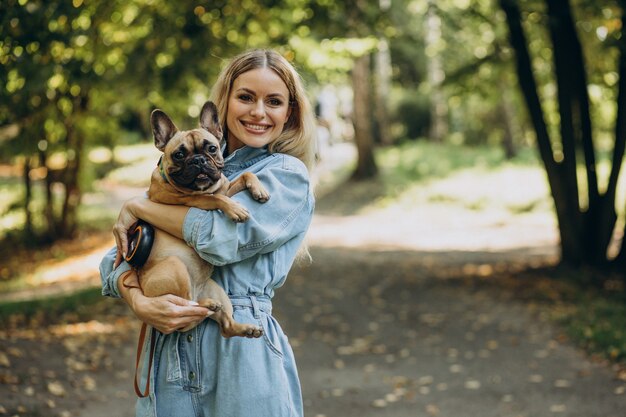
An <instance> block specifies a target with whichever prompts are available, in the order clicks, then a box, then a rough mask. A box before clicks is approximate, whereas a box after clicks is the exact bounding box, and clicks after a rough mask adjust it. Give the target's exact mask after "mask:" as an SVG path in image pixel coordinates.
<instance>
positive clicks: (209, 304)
mask: <svg viewBox="0 0 626 417" xmlns="http://www.w3.org/2000/svg"><path fill="white" fill-rule="evenodd" d="M198 304H199V305H200V306H202V307H206V308H208V309H209V310H211V311H214V312H216V313H217V312H218V311H220V310H221V309H222V303H220V302H219V301H215V300H213V299H212V298H205V299H203V300H199V301H198Z"/></svg>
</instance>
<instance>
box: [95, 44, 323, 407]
mask: <svg viewBox="0 0 626 417" xmlns="http://www.w3.org/2000/svg"><path fill="white" fill-rule="evenodd" d="M212 99H213V101H214V102H215V104H216V105H217V108H218V112H219V114H220V123H222V125H223V127H224V132H225V139H226V145H225V148H224V155H225V167H224V174H225V175H226V176H227V177H228V178H229V179H231V180H232V179H234V178H235V177H237V176H238V175H239V174H241V173H242V172H244V171H248V172H252V173H254V174H256V175H257V176H258V178H259V179H260V180H261V183H262V184H263V185H264V186H265V188H266V189H267V190H268V192H269V193H270V200H269V201H268V202H266V203H264V204H260V203H257V202H255V201H254V200H253V199H252V198H251V197H250V196H249V194H248V193H246V192H242V193H238V194H237V195H236V196H234V197H233V198H234V199H236V200H237V201H238V202H239V203H241V204H243V205H244V206H246V207H247V209H248V210H249V212H250V213H251V218H250V219H249V220H248V221H247V222H245V223H235V222H233V221H232V220H230V219H228V218H227V217H226V216H225V215H224V214H222V213H221V212H219V211H203V210H200V209H196V208H188V207H184V206H167V205H161V204H157V203H153V202H151V201H150V200H148V199H146V198H142V197H137V198H133V199H131V200H129V201H128V202H126V203H125V204H124V206H123V207H122V210H121V212H120V215H119V218H118V221H117V223H116V225H115V227H114V235H115V238H116V243H117V248H115V249H112V250H111V251H110V252H109V253H108V254H107V255H106V257H105V258H104V259H103V261H102V263H101V266H100V272H101V276H102V284H103V290H102V292H103V294H104V295H107V296H112V297H120V296H121V297H122V298H124V300H126V301H127V302H128V304H129V305H130V307H131V309H132V310H133V312H134V313H135V315H136V316H137V317H138V318H139V319H141V320H142V321H144V322H145V323H147V324H149V325H151V326H153V327H154V328H155V329H157V330H158V331H159V332H156V333H155V334H156V336H155V343H154V346H155V347H154V361H153V363H154V368H153V370H152V377H151V378H150V381H149V382H150V394H149V395H148V396H147V397H146V398H141V399H139V400H138V402H137V416H155V415H156V416H159V417H170V416H176V417H185V416H206V417H209V416H219V417H226V416H228V417H252V416H254V417H265V416H267V417H281V416H302V415H303V411H302V396H301V391H300V383H299V380H298V375H297V371H296V365H295V360H294V357H293V353H292V350H291V347H290V346H289V342H288V340H287V337H286V336H285V334H284V333H283V331H282V329H281V328H280V326H279V324H278V322H277V321H276V320H275V319H274V318H273V317H272V316H271V307H272V304H271V298H272V297H273V295H274V290H275V289H276V288H277V287H280V286H281V285H282V284H283V283H284V281H285V279H286V276H287V273H288V271H289V269H290V268H291V265H292V263H293V261H294V259H295V257H296V254H297V252H298V250H299V248H300V246H301V244H302V241H303V239H304V235H305V233H306V230H307V229H308V226H309V224H310V222H311V218H312V215H313V206H314V199H313V194H312V189H311V186H310V184H309V176H308V169H307V168H310V167H311V165H312V162H313V159H314V138H313V132H314V129H315V121H314V115H313V112H312V109H311V105H310V104H309V101H308V99H307V97H306V95H305V91H304V88H303V85H302V81H301V79H300V77H299V75H298V73H297V72H296V71H295V69H294V68H293V66H292V65H291V64H289V62H288V61H287V60H286V59H285V58H283V57H282V56H281V55H280V54H278V53H276V52H274V51H267V50H254V51H249V52H246V53H243V54H242V55H239V56H237V57H235V58H234V59H233V60H232V61H231V62H230V63H229V64H228V65H227V66H226V67H225V68H224V69H223V71H222V73H221V75H220V76H219V78H218V81H217V83H216V84H215V86H214V88H213V98H212ZM137 219H143V220H145V221H147V222H148V223H150V224H152V225H154V226H155V227H158V228H160V229H162V230H164V231H167V232H168V233H170V234H172V235H174V236H177V237H179V238H181V239H184V240H185V241H186V242H187V243H188V244H189V245H191V246H192V247H194V248H195V250H196V251H197V252H198V253H199V255H200V256H201V257H202V258H204V259H205V260H207V261H208V262H210V263H212V264H214V265H216V268H215V271H214V273H213V279H215V280H216V281H217V282H218V283H219V284H220V285H221V286H222V287H223V288H224V289H225V291H226V293H227V294H228V295H229V297H230V298H231V300H232V303H233V307H234V309H235V312H234V316H235V317H234V318H235V320H236V321H237V322H241V323H254V324H257V325H259V326H261V327H262V328H263V331H264V335H263V336H262V337H261V338H259V339H247V338H239V337H235V338H231V339H225V338H223V337H222V336H221V335H220V332H219V329H218V326H217V324H216V323H215V322H214V321H213V320H204V321H202V323H201V324H200V325H199V326H197V327H195V328H194V329H192V330H190V331H188V332H186V333H181V332H178V331H177V329H182V328H184V327H185V326H187V325H188V324H190V323H193V322H196V321H198V320H199V319H203V318H206V317H208V316H209V315H210V314H211V312H209V311H208V309H206V308H204V307H200V306H198V305H197V304H196V303H194V302H192V301H189V300H184V299H181V298H179V297H176V296H174V295H171V294H170V295H165V296H161V297H154V298H149V297H145V296H144V295H143V293H142V292H141V289H140V288H139V286H138V285H137V281H136V275H135V274H134V273H133V272H132V271H131V270H130V267H129V266H128V264H126V263H125V262H122V263H121V264H120V265H119V266H116V267H114V262H115V263H117V262H116V261H115V259H116V257H117V254H118V253H123V252H124V251H125V248H126V242H127V237H126V234H127V232H128V230H129V229H130V227H131V226H132V225H133V224H134V223H135V222H136V221H137ZM146 345H148V343H146ZM144 356H147V355H144ZM146 368H147V367H146V366H144V368H143V369H144V372H143V374H144V375H143V378H142V379H143V381H142V382H143V383H144V384H147V383H148V381H147V380H146V374H147V370H146Z"/></svg>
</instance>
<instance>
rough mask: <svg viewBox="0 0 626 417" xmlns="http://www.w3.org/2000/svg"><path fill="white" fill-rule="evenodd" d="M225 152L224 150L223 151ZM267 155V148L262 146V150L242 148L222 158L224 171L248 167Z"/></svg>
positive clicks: (248, 147) (268, 153)
mask: <svg viewBox="0 0 626 417" xmlns="http://www.w3.org/2000/svg"><path fill="white" fill-rule="evenodd" d="M225 150H226V149H225V148H224V151H225ZM269 155H270V152H269V150H268V149H267V146H263V147H262V148H252V147H250V146H243V147H241V148H239V149H237V150H236V151H235V152H233V153H231V154H230V155H228V156H227V157H226V158H224V165H225V169H227V170H232V169H237V168H245V167H249V166H251V165H253V164H255V163H256V162H258V161H260V160H261V159H264V158H266V157H268V156H269Z"/></svg>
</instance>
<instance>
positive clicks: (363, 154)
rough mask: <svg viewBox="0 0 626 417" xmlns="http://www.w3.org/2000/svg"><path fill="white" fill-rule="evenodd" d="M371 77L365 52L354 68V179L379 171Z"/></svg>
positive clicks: (356, 61)
mask: <svg viewBox="0 0 626 417" xmlns="http://www.w3.org/2000/svg"><path fill="white" fill-rule="evenodd" d="M370 79H371V77H370V56H369V55H368V54H365V55H363V56H361V57H358V58H356V59H355V61H354V68H353V70H352V89H353V91H354V120H353V123H354V141H355V143H356V147H357V154H358V156H357V165H356V169H355V171H354V173H353V174H352V179H354V180H362V179H367V178H372V177H374V176H376V175H377V173H378V168H377V167H376V161H375V160H374V140H373V137H372V125H371V123H370V121H371V117H370V93H369V91H370Z"/></svg>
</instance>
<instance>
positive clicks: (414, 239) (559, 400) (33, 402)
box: [0, 149, 626, 417]
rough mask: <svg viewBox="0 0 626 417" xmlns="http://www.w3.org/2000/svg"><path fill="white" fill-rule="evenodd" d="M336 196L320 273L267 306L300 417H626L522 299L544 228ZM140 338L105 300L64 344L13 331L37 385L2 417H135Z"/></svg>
mask: <svg viewBox="0 0 626 417" xmlns="http://www.w3.org/2000/svg"><path fill="white" fill-rule="evenodd" d="M346 152H350V151H349V149H347V150H346ZM326 163H332V161H327V162H326ZM341 198H342V196H341V195H337V193H335V194H333V195H322V196H320V198H319V199H318V212H317V214H316V217H315V219H314V222H313V225H312V227H311V233H310V236H309V245H310V248H311V254H312V258H313V262H312V263H303V264H301V265H298V266H296V267H295V268H294V269H293V271H292V273H291V274H290V277H289V279H288V280H287V283H286V284H285V286H284V287H283V288H281V289H279V290H278V291H277V297H276V299H275V301H274V312H275V315H276V317H277V318H278V320H279V321H280V322H281V324H282V326H283V328H284V329H285V331H286V333H287V334H288V336H289V338H290V341H291V343H292V345H293V347H294V353H295V355H296V359H297V362H298V365H299V372H300V376H301V380H302V387H303V395H304V405H305V415H306V416H308V417H370V416H371V417H374V416H376V417H422V416H424V417H428V416H434V417H492V416H493V417H560V416H563V417H625V416H626V381H624V379H623V378H621V377H620V374H619V373H618V370H617V369H615V368H614V367H612V366H611V365H609V364H607V363H604V362H601V361H597V360H593V359H592V358H590V357H588V356H586V355H585V354H584V353H583V352H582V351H581V350H579V349H577V348H576V347H574V346H573V345H572V344H570V343H569V342H568V340H567V338H566V337H564V336H563V335H562V332H561V331H560V329H559V328H558V327H557V326H555V324H554V323H553V322H552V321H550V320H549V317H548V314H547V312H546V310H545V309H544V307H543V306H541V305H539V304H537V303H536V302H533V301H531V300H530V299H527V298H525V297H524V296H523V295H520V293H519V290H520V288H521V289H523V285H519V280H523V279H532V277H529V276H526V275H525V274H530V273H526V272H523V271H524V268H525V267H528V266H540V265H546V264H550V263H552V262H554V260H555V254H556V246H555V241H556V236H555V234H554V231H553V229H551V228H550V227H546V223H545V222H544V221H538V222H531V223H528V222H522V223H516V222H515V221H513V220H512V221H511V222H508V223H506V222H505V223H503V222H502V220H501V219H496V220H494V219H493V218H491V220H490V219H489V218H481V219H478V218H474V219H471V221H467V222H460V221H458V220H459V218H460V217H459V216H461V214H462V213H460V212H454V211H452V212H451V211H448V210H449V209H446V208H444V207H443V206H436V205H435V206H431V205H425V206H422V207H414V208H412V209H411V210H410V212H409V213H390V212H386V213H384V214H381V213H380V212H376V213H368V212H356V213H355V214H345V213H339V212H337V210H335V208H336V207H338V205H340V204H339V203H340V201H341ZM343 198H345V196H344V197H343ZM465 215H466V216H467V213H465ZM467 218H468V217H465V219H467ZM479 220H480V221H479ZM530 237H533V238H534V240H532V239H530ZM507 283H510V284H511V285H508V284H507ZM137 329H138V323H137V322H136V320H134V319H133V318H131V317H130V315H129V312H128V309H127V308H126V307H125V306H124V305H123V303H122V302H120V301H116V300H107V301H105V302H104V303H101V304H99V305H98V307H97V309H95V310H94V312H93V316H92V320H91V321H89V322H87V323H85V325H84V327H80V326H79V327H78V328H75V327H72V326H66V327H62V328H57V329H56V330H55V331H56V332H57V333H55V334H60V335H62V336H63V337H62V338H61V340H56V339H54V338H52V339H51V340H49V339H46V340H45V343H44V344H42V343H40V342H38V340H37V338H36V337H35V338H28V337H26V336H24V339H23V340H22V339H20V336H19V335H18V336H16V335H13V338H9V340H10V341H9V342H8V343H9V345H7V346H6V348H7V350H8V352H9V353H10V352H14V351H18V352H21V353H20V354H19V355H18V354H15V355H11V354H9V355H8V359H10V361H11V365H12V366H13V367H14V369H15V372H14V373H15V374H16V375H18V376H17V377H16V378H18V379H16V380H15V381H18V380H19V375H40V373H43V378H42V377H35V376H31V377H30V379H28V378H26V377H22V379H21V380H19V381H18V382H15V383H13V384H12V385H10V386H9V385H5V386H4V387H5V388H6V387H9V388H10V389H5V388H3V385H2V384H0V415H3V413H2V408H3V407H4V409H5V411H7V415H14V414H16V415H21V416H35V415H53V416H61V417H111V416H113V417H131V416H133V415H134V413H133V403H134V399H133V394H132V372H131V370H132V369H133V365H134V348H135V340H136V330H137ZM90 331H91V332H92V333H91V334H93V335H94V337H92V338H89V339H87V338H86V335H87V334H89V333H90ZM53 333H54V332H53ZM1 351H2V349H0V353H1ZM86 352H90V354H87V353H86ZM92 352H95V353H97V355H94V354H92ZM0 359H2V358H1V355H0ZM0 362H1V361H0ZM83 365H84V366H83ZM0 366H2V364H1V363H0ZM33 366H38V367H39V368H41V371H40V373H38V372H36V370H34V369H33ZM68 368H69V371H68V370H67V369H68ZM48 377H50V378H52V379H53V380H54V381H53V383H57V382H58V386H61V387H64V392H63V393H62V394H59V393H58V392H57V393H54V391H55V390H57V391H58V386H57V385H53V386H52V388H51V386H50V382H47V384H48V385H47V392H45V391H46V389H45V388H46V386H45V384H46V382H45V381H49V379H48V380H47V379H46V378H48ZM24 382H26V383H24ZM38 387H43V388H42V389H43V391H44V393H43V394H40V393H39V388H38ZM50 392H52V393H53V394H54V395H55V397H54V401H53V404H52V406H51V405H50V399H47V400H46V399H45V398H49V397H50V395H49V394H50ZM44 394H46V395H48V396H47V397H46V396H45V395H44ZM3 398H4V399H3ZM38 401H39V403H38ZM40 403H41V404H40ZM20 404H21V405H22V408H21V410H22V412H20V413H17V412H16V413H13V414H12V411H13V410H18V411H19V410H20V408H17V407H18V405H20ZM37 404H40V405H37ZM46 404H47V406H46ZM42 410H43V411H42Z"/></svg>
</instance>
